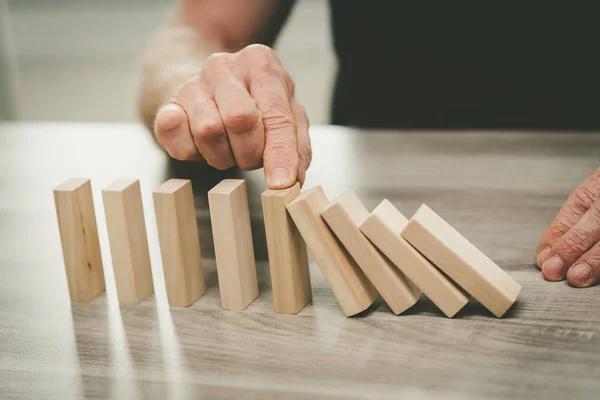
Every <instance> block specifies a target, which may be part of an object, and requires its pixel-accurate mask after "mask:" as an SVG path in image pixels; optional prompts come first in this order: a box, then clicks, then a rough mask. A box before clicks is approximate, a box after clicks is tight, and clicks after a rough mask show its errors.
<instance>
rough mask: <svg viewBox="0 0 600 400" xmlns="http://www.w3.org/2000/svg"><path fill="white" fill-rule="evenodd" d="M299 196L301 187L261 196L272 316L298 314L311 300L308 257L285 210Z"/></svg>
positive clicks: (267, 192)
mask: <svg viewBox="0 0 600 400" xmlns="http://www.w3.org/2000/svg"><path fill="white" fill-rule="evenodd" d="M299 195H300V184H299V183H296V184H295V185H294V186H292V187H291V188H289V189H283V190H267V191H265V192H264V193H263V194H262V196H261V197H262V204H263V214H264V217H265V232H266V236H267V249H268V251H269V268H270V270H271V283H272V286H273V302H274V304H275V312H277V313H282V314H297V313H298V312H299V311H300V310H302V309H303V308H304V307H305V306H306V305H307V304H308V303H310V301H311V299H312V291H311V287H310V274H309V272H308V253H307V251H306V243H304V240H303V239H302V236H301V235H300V232H299V231H298V228H296V225H294V221H292V218H291V217H290V216H289V215H288V212H287V209H286V206H287V205H288V204H289V203H290V202H291V201H292V200H294V199H295V198H296V197H298V196H299Z"/></svg>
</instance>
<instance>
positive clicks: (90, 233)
mask: <svg viewBox="0 0 600 400" xmlns="http://www.w3.org/2000/svg"><path fill="white" fill-rule="evenodd" d="M54 204H55V206H56V216H57V218H58V228H59V231H60V240H61V244H62V252H63V258H64V260H65V269H66V272H67V283H68V285H69V296H70V298H71V301H72V302H75V303H87V302H89V301H91V300H93V299H94V298H96V297H97V296H98V295H100V294H101V293H103V292H104V270H103V269H102V256H101V254H100V242H99V240H98V228H97V226H96V213H95V211H94V200H93V198H92V185H91V183H90V181H89V179H78V178H74V179H70V180H68V181H66V182H64V183H63V184H62V185H60V186H58V187H57V188H56V189H54Z"/></svg>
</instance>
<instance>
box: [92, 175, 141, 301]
mask: <svg viewBox="0 0 600 400" xmlns="http://www.w3.org/2000/svg"><path fill="white" fill-rule="evenodd" d="M102 199H103V201H104V214H105V215H106V227H107V229H108V240H109V243H110V253H111V256H112V262H113V269H114V271H115V282H116V284H117V294H118V295H119V303H120V304H121V305H126V306H127V305H135V304H138V303H139V302H140V301H142V300H143V299H145V298H146V297H148V295H150V294H151V293H152V291H153V284H152V269H151V267H150V254H149V252H148V238H147V236H146V223H145V221H144V209H143V207H142V195H141V192H140V182H139V181H138V180H137V179H136V180H134V179H122V180H118V181H115V182H113V183H111V184H110V185H108V186H107V187H105V188H104V189H103V190H102Z"/></svg>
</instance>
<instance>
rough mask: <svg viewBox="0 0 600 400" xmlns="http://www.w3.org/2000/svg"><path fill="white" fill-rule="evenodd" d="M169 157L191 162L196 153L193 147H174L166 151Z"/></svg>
mask: <svg viewBox="0 0 600 400" xmlns="http://www.w3.org/2000/svg"><path fill="white" fill-rule="evenodd" d="M167 151H168V152H169V155H170V156H171V157H173V158H174V159H176V160H180V161H189V160H192V159H193V158H194V157H195V156H196V154H197V151H196V149H195V148H194V147H193V146H185V147H175V148H171V149H168V150H167Z"/></svg>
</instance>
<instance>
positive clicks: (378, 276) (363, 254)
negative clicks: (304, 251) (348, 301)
mask: <svg viewBox="0 0 600 400" xmlns="http://www.w3.org/2000/svg"><path fill="white" fill-rule="evenodd" d="M321 216H322V217H323V219H324V220H325V222H327V224H328V225H329V227H330V228H331V229H332V230H333V232H334V233H335V234H336V236H337V237H338V239H339V240H340V242H342V244H343V245H344V247H346V250H348V252H349V253H350V255H351V256H352V257H353V258H354V260H356V263H357V264H358V266H359V267H360V268H361V269H362V270H363V272H364V273H365V274H366V275H367V278H369V280H370V281H371V282H372V283H373V285H374V286H375V288H376V289H377V291H379V293H380V294H381V297H383V299H384V300H385V301H386V303H388V305H389V306H390V308H391V309H392V311H393V312H394V314H400V313H402V312H403V311H406V310H407V309H408V308H410V307H411V306H413V305H414V304H415V303H416V302H417V300H419V297H420V296H421V290H420V289H419V288H417V287H416V286H415V285H414V284H413V283H412V282H411V281H409V280H408V279H407V278H406V276H404V274H403V273H402V272H401V271H400V270H399V269H398V268H396V267H395V266H394V265H393V264H392V263H391V262H390V261H389V260H388V259H387V258H386V257H385V256H384V255H383V254H382V253H381V252H380V251H379V250H378V249H377V248H376V247H375V246H373V244H372V243H371V242H370V241H369V239H367V238H366V237H365V236H364V235H363V233H362V232H361V231H360V228H359V227H360V225H362V223H363V222H364V221H366V219H367V218H369V211H368V210H367V209H366V208H365V206H364V205H363V204H362V203H361V201H360V200H359V199H358V197H356V195H355V194H354V192H353V191H351V190H348V191H347V192H345V193H344V194H343V195H342V196H341V197H340V198H339V199H337V200H336V201H334V202H333V203H332V204H331V205H330V206H329V207H327V208H326V209H325V211H323V213H322V214H321Z"/></svg>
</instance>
